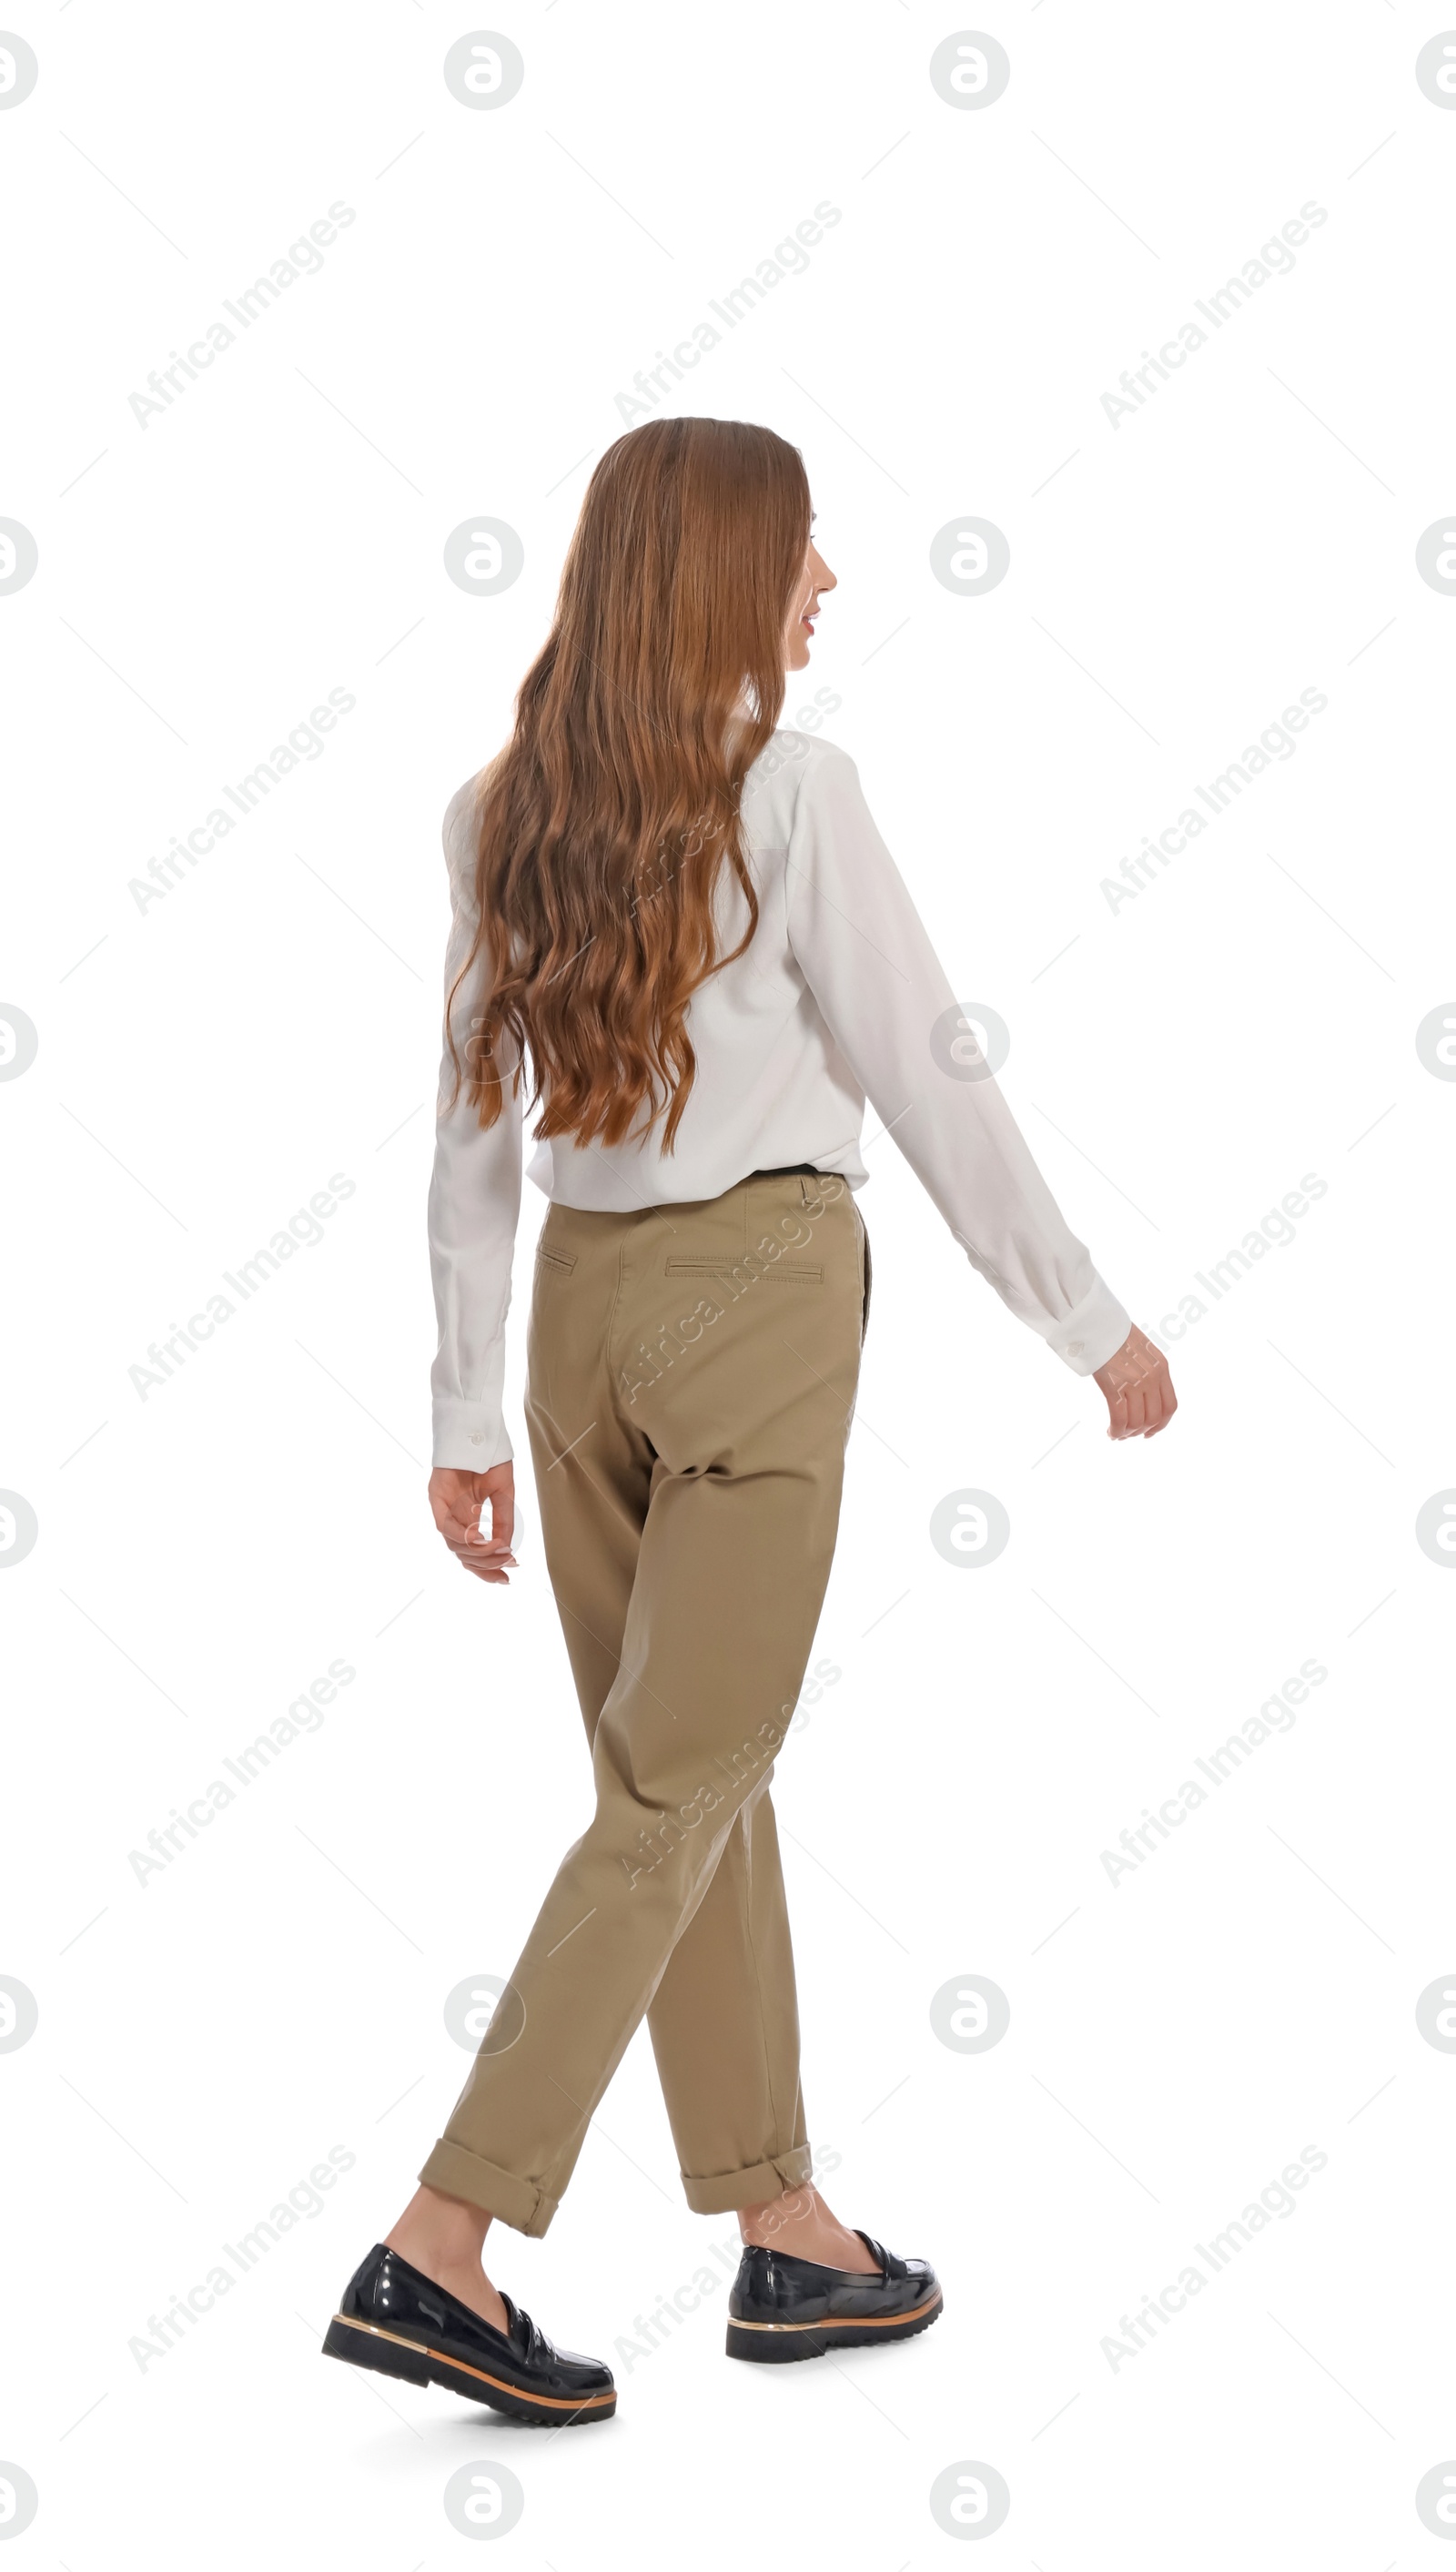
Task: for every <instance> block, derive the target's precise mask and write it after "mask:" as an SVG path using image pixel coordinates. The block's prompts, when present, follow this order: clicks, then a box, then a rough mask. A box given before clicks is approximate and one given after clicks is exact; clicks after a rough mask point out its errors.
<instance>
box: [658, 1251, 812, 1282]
mask: <svg viewBox="0 0 1456 2572" xmlns="http://www.w3.org/2000/svg"><path fill="white" fill-rule="evenodd" d="M745 1267H746V1268H748V1269H749V1270H750V1274H751V1275H753V1274H756V1275H757V1276H760V1277H777V1278H778V1279H779V1280H780V1281H781V1283H783V1284H784V1285H786V1286H822V1285H823V1283H824V1271H823V1269H822V1268H819V1267H811V1266H808V1265H806V1264H805V1263H804V1262H803V1261H799V1262H797V1263H795V1264H793V1265H790V1264H789V1263H787V1262H786V1261H784V1260H781V1259H778V1260H774V1261H773V1262H772V1263H770V1262H769V1261H767V1260H760V1259H759V1257H758V1254H757V1252H756V1251H752V1250H748V1251H744V1250H740V1251H739V1252H738V1254H737V1256H736V1257H735V1256H734V1255H733V1254H732V1253H731V1252H728V1253H725V1254H724V1256H723V1257H722V1258H721V1259H706V1258H705V1259H691V1258H687V1257H685V1256H682V1255H681V1254H679V1255H677V1256H674V1255H673V1254H671V1253H669V1255H668V1257H667V1258H666V1259H665V1260H664V1261H663V1263H662V1269H663V1275H664V1276H666V1277H727V1276H731V1275H732V1274H733V1273H734V1272H735V1271H736V1270H738V1269H740V1268H745Z"/></svg>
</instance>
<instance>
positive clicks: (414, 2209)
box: [384, 2188, 491, 2275]
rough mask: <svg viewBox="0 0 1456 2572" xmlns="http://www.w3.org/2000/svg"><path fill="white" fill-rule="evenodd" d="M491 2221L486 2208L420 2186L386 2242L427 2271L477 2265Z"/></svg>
mask: <svg viewBox="0 0 1456 2572" xmlns="http://www.w3.org/2000/svg"><path fill="white" fill-rule="evenodd" d="M490 2221H491V2219H490V2217H489V2215H488V2214H487V2213H486V2211H485V2209H484V2208H483V2207H479V2206H469V2205H467V2204H466V2203H465V2201H464V2200H463V2199H462V2198H457V2197H443V2196H441V2194H440V2192H439V2190H438V2189H434V2188H419V2189H417V2190H416V2191H415V2193H414V2195H413V2197H412V2198H411V2199H410V2201H409V2204H408V2205H407V2206H406V2207H405V2209H404V2212H403V2214H402V2215H401V2216H400V2218H399V2220H398V2222H397V2224H395V2226H394V2227H393V2229H392V2231H391V2232H389V2233H386V2234H385V2236H384V2243H385V2247H386V2249H388V2250H390V2251H398V2253H399V2256H400V2258H401V2259H407V2260H408V2261H409V2263H410V2266H411V2267H416V2268H419V2269H421V2270H423V2271H424V2272H425V2273H426V2274H431V2275H433V2274H435V2273H436V2272H437V2271H438V2270H439V2269H441V2268H447V2269H452V2270H456V2271H458V2270H462V2269H469V2268H478V2267H479V2265H480V2261H481V2255H482V2251H483V2248H484V2242H485V2236H486V2233H487V2232H488V2230H489V2227H490Z"/></svg>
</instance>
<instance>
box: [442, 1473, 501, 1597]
mask: <svg viewBox="0 0 1456 2572" xmlns="http://www.w3.org/2000/svg"><path fill="white" fill-rule="evenodd" d="M487 1501H488V1502H489V1504H490V1525H489V1533H488V1535H487V1533H486V1530H485V1527H484V1525H482V1517H483V1512H484V1508H485V1504H486V1502H487ZM429 1506H430V1513H431V1516H432V1517H433V1520H434V1524H435V1526H436V1528H437V1529H438V1530H439V1533H440V1535H441V1536H442V1537H443V1539H444V1541H445V1544H446V1545H447V1546H448V1548H449V1550H450V1552H451V1554H452V1555H453V1556H454V1557H455V1560H456V1562H457V1563H459V1564H460V1565H461V1567H462V1568H463V1570H464V1571H466V1572H468V1573H470V1574H472V1575H473V1577H474V1578H475V1580H477V1581H486V1582H489V1583H491V1584H492V1585H496V1586H498V1587H500V1588H505V1587H506V1586H507V1585H506V1575H507V1572H513V1571H514V1570H515V1569H516V1561H515V1556H514V1555H513V1554H512V1552H511V1544H510V1541H511V1537H512V1535H513V1533H514V1527H515V1485H514V1477H513V1475H512V1472H511V1468H510V1466H509V1465H508V1464H507V1465H492V1466H491V1467H490V1468H489V1469H488V1471H487V1472H485V1473H483V1474H472V1473H467V1472H464V1471H463V1470H457V1469H455V1468H454V1467H449V1468H444V1467H437V1468H436V1469H435V1471H434V1472H433V1473H432V1474H431V1476H430V1479H429Z"/></svg>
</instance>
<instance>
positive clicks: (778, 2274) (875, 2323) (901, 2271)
mask: <svg viewBox="0 0 1456 2572" xmlns="http://www.w3.org/2000/svg"><path fill="white" fill-rule="evenodd" d="M855 2230H856V2232H859V2227H858V2225H857V2226H856V2227H855ZM860 2240H861V2241H862V2242H863V2244H864V2246H865V2249H866V2250H867V2251H869V2254H870V2256H871V2258H872V2259H873V2260H875V2261H876V2262H877V2264H878V2266H879V2270H880V2274H879V2275H878V2276H865V2275H861V2274H860V2273H859V2272H858V2271H857V2270H855V2269H853V2268H821V2267H820V2266H819V2264H818V2262H817V2261H816V2260H813V2259H794V2258H791V2257H790V2256H789V2255H788V2254H787V2252H785V2251H761V2250H746V2251H744V2253H743V2258H742V2260H741V2262H740V2264H739V2269H738V2274H737V2276H736V2277H735V2278H734V2280H733V2286H732V2290H731V2292H730V2294H729V2297H728V2354H729V2356H730V2357H748V2358H755V2359H757V2360H758V2361H759V2363H760V2364H764V2363H767V2364H769V2365H775V2364H780V2365H781V2364H782V2363H783V2362H784V2361H785V2360H786V2359H791V2358H796V2357H824V2356H827V2354H828V2352H829V2351H830V2350H831V2349H836V2348H873V2347H878V2346H879V2345H880V2344H881V2343H882V2342H883V2341H885V2340H889V2339H914V2337H915V2335H916V2333H917V2332H918V2331H923V2330H929V2328H930V2326H931V2323H932V2322H933V2321H936V2320H937V2319H938V2318H939V2316H940V2312H941V2308H942V2303H943V2297H942V2294H941V2285H940V2279H939V2278H938V2277H937V2275H936V2272H935V2270H934V2268H933V2267H932V2266H931V2263H930V2261H929V2260H928V2259H897V2258H896V2256H895V2253H894V2251H887V2250H885V2248H884V2247H883V2245H882V2244H881V2243H879V2242H876V2241H874V2240H873V2239H872V2237H871V2236H870V2235H869V2234H868V2233H860Z"/></svg>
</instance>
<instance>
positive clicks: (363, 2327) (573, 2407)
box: [334, 2313, 617, 2411]
mask: <svg viewBox="0 0 1456 2572" xmlns="http://www.w3.org/2000/svg"><path fill="white" fill-rule="evenodd" d="M334 2318H335V2320H336V2321H337V2322H343V2324H344V2327H345V2329H346V2330H357V2331H367V2333H368V2335H369V2337H370V2338H371V2339H387V2340H392V2341H393V2343H394V2346H395V2347H396V2348H407V2349H410V2350H412V2351H413V2354H414V2355H415V2356H416V2357H427V2358H430V2359H431V2360H432V2361H433V2363H434V2364H435V2365H436V2366H452V2367H453V2368H454V2370H455V2373H456V2374H457V2375H473V2376H475V2377H477V2378H478V2380H479V2382H480V2383H481V2384H493V2385H494V2387H495V2389H496V2391H497V2393H512V2394H514V2396H515V2399H516V2401H517V2402H533V2403H534V2404H535V2405H536V2407H537V2409H538V2410H541V2411H599V2410H600V2408H601V2406H602V2404H603V2403H604V2402H615V2400H616V2398H617V2397H616V2389H615V2387H613V2389H612V2391H611V2392H610V2393H583V2395H582V2396H581V2399H580V2401H578V2402H573V2401H572V2399H571V2397H570V2395H569V2394H560V2393H527V2392H525V2391H524V2390H523V2388H522V2387H521V2386H520V2385H519V2384H508V2383H507V2382H506V2380H505V2378H504V2376H501V2375H490V2374H488V2373H487V2372H486V2370H485V2368H484V2367H483V2366H467V2365H466V2363H465V2361H464V2359H463V2358H462V2357H446V2356H445V2354H444V2351H443V2349H438V2348H431V2347H430V2346H429V2343H428V2341H427V2340H422V2339H405V2338H404V2336H403V2334H402V2332H400V2331H387V2330H381V2329H380V2327H379V2325H378V2323H377V2322H357V2321H355V2320H354V2319H353V2318H352V2316H351V2315H350V2314H348V2313H336V2314H335V2316H334Z"/></svg>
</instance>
